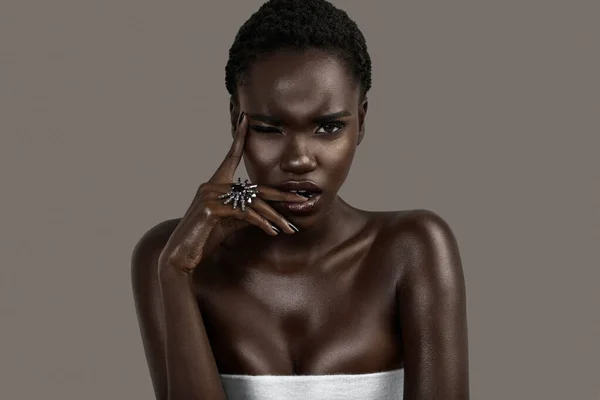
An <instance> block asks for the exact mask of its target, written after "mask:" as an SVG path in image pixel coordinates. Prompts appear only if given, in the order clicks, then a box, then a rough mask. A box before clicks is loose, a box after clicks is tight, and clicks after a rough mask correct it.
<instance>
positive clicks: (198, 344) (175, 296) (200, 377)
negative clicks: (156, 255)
mask: <svg viewBox="0 0 600 400" xmlns="http://www.w3.org/2000/svg"><path fill="white" fill-rule="evenodd" d="M190 279H191V278H190V277H189V276H186V275H184V274H182V273H180V272H179V271H176V270H175V269H173V270H171V272H167V273H163V274H161V284H160V287H161V295H162V300H163V307H164V319H165V354H166V363H167V380H168V393H169V396H168V399H169V400H226V397H225V393H224V391H223V386H222V384H221V379H220V375H219V371H218V369H217V365H216V362H215V359H214V355H213V353H212V349H211V347H210V342H209V340H208V335H207V333H206V329H205V327H204V322H203V320H202V315H201V314H200V310H199V309H198V304H197V302H196V298H195V295H194V291H193V289H192V285H191V283H190Z"/></svg>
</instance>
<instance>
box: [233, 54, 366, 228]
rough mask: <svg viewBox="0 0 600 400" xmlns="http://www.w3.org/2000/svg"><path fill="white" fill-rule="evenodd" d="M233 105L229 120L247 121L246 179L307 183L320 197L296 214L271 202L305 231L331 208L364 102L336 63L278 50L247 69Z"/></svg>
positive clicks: (352, 148)
mask: <svg viewBox="0 0 600 400" xmlns="http://www.w3.org/2000/svg"><path fill="white" fill-rule="evenodd" d="M237 102H238V105H237V106H235V105H232V121H234V120H235V118H236V117H237V115H238V112H239V111H243V112H245V113H246V115H247V118H248V135H247V138H246V147H245V152H244V164H245V166H246V170H247V172H248V175H249V177H250V180H251V181H252V182H253V183H256V184H262V185H268V186H273V187H280V186H281V185H282V184H284V183H285V182H289V181H303V182H304V181H310V182H312V183H314V184H315V185H316V186H318V188H319V190H320V191H321V193H320V194H318V195H317V196H315V199H313V200H317V201H316V204H315V205H314V206H313V207H312V208H311V209H310V210H304V211H303V212H299V211H293V210H290V209H288V208H286V207H285V206H284V205H282V204H281V203H271V205H272V206H273V207H274V208H275V209H276V210H277V211H278V212H280V213H281V214H282V215H284V216H285V217H286V218H288V219H289V220H291V221H293V222H294V223H296V224H299V225H300V226H302V227H304V228H308V227H309V226H311V225H313V224H314V223H315V222H316V221H317V220H318V219H319V218H320V217H322V216H323V215H324V214H325V213H327V212H328V211H329V210H330V209H331V207H332V205H333V204H334V200H335V199H336V195H337V192H338V190H339V188H340V187H341V186H342V184H343V182H344V180H345V179H346V176H347V175H348V171H349V169H350V165H351V164H352V160H353V158H354V153H355V151H356V146H357V145H358V144H359V143H360V141H361V139H362V135H363V132H364V118H365V114H366V110H367V102H366V101H363V102H360V85H359V83H358V82H357V81H356V80H355V79H354V78H353V76H352V75H351V74H350V73H349V71H348V70H347V68H346V67H345V66H344V64H343V63H342V62H340V60H339V59H338V58H337V57H336V56H333V55H328V54H327V53H325V52H322V51H318V50H309V51H305V52H296V51H282V52H277V53H275V54H273V55H270V56H268V57H266V58H263V59H260V60H258V61H255V62H254V64H253V65H252V67H251V69H250V70H249V71H248V74H247V76H246V79H245V80H244V83H243V84H240V85H238V97H237ZM238 107H239V109H236V108H238Z"/></svg>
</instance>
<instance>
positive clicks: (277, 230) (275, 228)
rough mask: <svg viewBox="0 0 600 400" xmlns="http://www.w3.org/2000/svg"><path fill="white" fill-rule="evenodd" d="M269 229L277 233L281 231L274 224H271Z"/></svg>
mask: <svg viewBox="0 0 600 400" xmlns="http://www.w3.org/2000/svg"><path fill="white" fill-rule="evenodd" d="M271 229H273V230H274V231H275V232H277V233H278V234H279V233H281V231H280V230H279V228H277V227H276V226H275V225H273V224H271Z"/></svg>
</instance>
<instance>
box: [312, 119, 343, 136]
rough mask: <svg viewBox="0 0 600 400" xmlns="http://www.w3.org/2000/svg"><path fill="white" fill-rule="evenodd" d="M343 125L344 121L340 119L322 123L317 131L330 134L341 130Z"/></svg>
mask: <svg viewBox="0 0 600 400" xmlns="http://www.w3.org/2000/svg"><path fill="white" fill-rule="evenodd" d="M345 126H346V123H345V122H342V121H333V122H328V123H326V124H324V125H321V126H320V127H319V130H318V131H317V133H321V134H326V135H332V134H334V133H338V132H339V131H341V130H342V129H343V128H344V127H345Z"/></svg>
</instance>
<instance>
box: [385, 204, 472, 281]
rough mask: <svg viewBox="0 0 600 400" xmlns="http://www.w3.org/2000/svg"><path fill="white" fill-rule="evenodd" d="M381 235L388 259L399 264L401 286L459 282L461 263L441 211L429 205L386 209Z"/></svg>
mask: <svg viewBox="0 0 600 400" xmlns="http://www.w3.org/2000/svg"><path fill="white" fill-rule="evenodd" d="M386 214H388V215H387V216H386V218H384V220H385V224H384V225H383V226H382V227H381V231H380V236H382V238H383V241H384V242H387V245H386V246H385V247H386V248H387V249H388V250H389V252H388V255H389V261H390V262H393V263H394V264H395V265H397V267H398V268H399V271H398V272H399V279H398V285H399V286H400V287H402V286H404V285H406V284H408V283H411V282H412V283H415V282H417V281H418V282H420V283H422V284H431V285H453V286H456V285H457V284H458V285H459V286H460V283H461V281H462V265H461V260H460V254H459V249H458V243H457V239H456V236H455V234H454V232H453V230H452V228H451V227H450V224H449V223H448V222H447V221H446V219H445V218H443V217H442V216H441V215H440V214H438V213H436V212H434V211H431V210H428V209H414V210H402V211H395V212H388V213H386Z"/></svg>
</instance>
